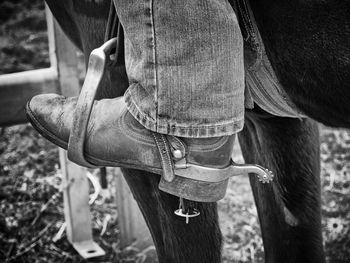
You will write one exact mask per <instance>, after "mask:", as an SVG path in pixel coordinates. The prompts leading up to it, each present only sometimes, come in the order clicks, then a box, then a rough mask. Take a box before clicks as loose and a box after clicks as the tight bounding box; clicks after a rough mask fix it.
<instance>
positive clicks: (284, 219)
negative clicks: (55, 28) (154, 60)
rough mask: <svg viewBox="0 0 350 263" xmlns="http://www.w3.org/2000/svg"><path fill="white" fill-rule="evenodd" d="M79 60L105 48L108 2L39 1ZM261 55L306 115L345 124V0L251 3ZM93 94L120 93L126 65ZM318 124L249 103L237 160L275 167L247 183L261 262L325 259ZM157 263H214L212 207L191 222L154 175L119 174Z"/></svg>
mask: <svg viewBox="0 0 350 263" xmlns="http://www.w3.org/2000/svg"><path fill="white" fill-rule="evenodd" d="M46 2H47V3H48V5H49V7H50V8H51V10H52V12H53V14H54V16H55V17H56V19H57V20H58V22H59V23H60V25H61V26H62V28H63V30H64V32H65V33H66V34H67V35H68V36H69V37H70V38H71V39H72V40H73V42H74V43H75V44H76V45H77V46H78V47H79V48H80V49H81V50H82V51H83V52H84V54H85V57H86V58H87V57H88V56H89V53H90V52H91V51H92V50H93V49H94V48H96V47H98V46H100V45H101V44H102V43H103V38H104V31H105V27H106V21H107V16H108V15H107V14H108V9H109V3H110V2H109V1H107V0H104V1H102V0H100V1H97V0H96V1H84V0H74V1H68V0H62V1H54V0H46ZM250 4H251V8H252V10H253V13H254V15H255V18H256V21H257V24H258V28H259V30H260V33H261V35H262V39H263V41H264V44H265V48H266V52H267V55H268V57H269V59H270V61H271V63H272V66H273V68H274V70H275V73H276V75H277V77H278V79H279V81H280V82H281V84H282V85H283V87H284V89H285V92H286V93H287V94H288V95H289V97H290V98H291V100H292V101H293V102H294V104H295V105H296V106H297V107H298V108H299V109H300V110H302V111H303V112H304V113H305V114H306V115H307V116H309V117H310V118H312V119H314V120H316V121H319V122H322V123H324V124H326V125H330V126H334V127H345V128H350V107H349V103H350V1H349V0H294V1H290V0H278V1H277V0H264V1H263V0H251V3H250ZM103 85H104V86H103V87H104V88H103V89H102V92H101V94H100V97H101V98H102V97H115V96H121V95H122V94H123V92H124V91H125V89H126V88H127V85H128V81H127V78H126V74H125V69H124V67H123V65H116V67H115V68H113V69H111V71H110V72H108V74H107V78H106V80H105V82H104V83H103ZM318 137H319V134H318V128H317V124H316V122H315V121H313V120H311V119H306V118H305V119H293V118H281V117H276V116H272V115H270V114H268V113H266V112H264V111H263V110H261V109H259V108H258V107H255V109H254V110H250V111H247V112H246V120H245V128H244V130H243V131H242V132H241V133H240V134H239V141H240V144H241V148H242V152H243V156H244V159H245V160H246V162H247V163H257V164H260V165H263V166H265V167H268V168H269V169H271V170H272V171H274V173H275V175H276V179H275V181H274V183H273V184H272V185H262V184H259V183H258V182H257V180H256V179H255V178H254V177H251V178H250V183H251V186H252V190H253V194H254V198H255V202H256V205H257V209H258V214H259V218H260V224H261V229H262V236H263V241H264V250H265V260H266V262H298V263H300V262H319V263H320V262H324V261H325V259H324V253H323V247H322V235H321V215H320V214H321V211H320V210H321V209H320V179H319V175H320V168H319V166H320V164H319V162H320V157H319V141H318ZM123 173H124V176H125V178H126V180H127V182H128V184H129V186H130V188H131V190H132V192H133V195H134V197H135V199H136V200H137V202H138V204H139V207H140V208H141V211H142V213H143V215H144V217H145V219H146V222H147V224H148V227H149V229H150V231H151V233H152V236H153V240H154V243H155V246H156V248H157V253H158V258H159V261H160V262H211V263H214V262H220V260H221V239H222V238H221V232H220V228H219V224H218V216H217V206H216V204H215V203H202V204H198V208H199V209H200V211H201V213H202V215H201V216H200V217H197V218H195V219H193V220H191V221H192V222H191V223H190V224H188V225H185V224H184V223H183V220H182V219H181V218H177V217H176V216H174V214H173V211H174V210H175V209H176V208H177V207H178V198H176V197H173V196H171V195H168V194H165V193H163V192H161V191H159V190H158V182H159V176H157V175H155V174H150V173H146V172H141V171H136V170H130V169H124V170H123Z"/></svg>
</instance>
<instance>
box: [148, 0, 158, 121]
mask: <svg viewBox="0 0 350 263" xmlns="http://www.w3.org/2000/svg"><path fill="white" fill-rule="evenodd" d="M153 3H154V2H153V0H150V7H149V8H150V20H151V27H152V42H153V43H152V44H153V45H152V56H153V57H152V58H153V76H154V86H155V95H154V96H155V98H154V99H155V101H156V105H155V106H156V107H155V110H156V113H155V118H154V119H155V122H156V127H157V120H158V112H159V108H158V107H159V106H158V105H159V103H158V94H159V90H158V89H159V85H158V72H157V48H156V33H155V25H154V10H153Z"/></svg>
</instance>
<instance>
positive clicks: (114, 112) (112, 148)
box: [26, 94, 235, 202]
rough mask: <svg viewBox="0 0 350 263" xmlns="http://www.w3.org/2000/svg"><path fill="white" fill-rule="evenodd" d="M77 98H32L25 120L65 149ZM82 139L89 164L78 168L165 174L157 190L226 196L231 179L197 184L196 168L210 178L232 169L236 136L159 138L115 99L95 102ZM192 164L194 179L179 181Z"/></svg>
mask: <svg viewBox="0 0 350 263" xmlns="http://www.w3.org/2000/svg"><path fill="white" fill-rule="evenodd" d="M77 99H78V98H77V97H73V98H65V97H63V96H59V95H56V94H44V95H38V96H35V97H34V98H32V99H31V100H30V101H29V102H28V103H27V107H26V113H27V117H28V119H29V121H30V122H31V123H32V125H33V126H34V128H35V129H36V130H37V131H38V132H39V133H40V134H41V135H43V136H44V137H45V138H47V139H48V140H49V141H51V142H52V143H54V144H56V145H58V146H60V147H62V148H64V149H68V150H69V144H70V143H71V141H70V133H71V131H72V129H73V128H74V125H75V123H74V112H75V108H76V104H77ZM82 139H83V140H84V151H83V155H84V158H85V160H86V162H87V163H88V164H89V165H84V163H79V162H78V164H80V165H83V166H96V167H103V166H112V167H125V168H133V169H139V170H144V171H148V172H153V173H157V174H160V175H163V176H162V179H161V182H160V186H159V187H160V189H161V190H163V191H165V192H168V193H170V194H173V195H176V196H179V197H183V198H186V199H190V200H194V201H201V202H213V201H217V200H219V199H221V198H223V196H224V195H225V192H226V188H227V182H228V177H229V176H227V178H223V180H221V179H218V180H216V179H215V180H214V182H207V181H200V180H197V179H198V178H199V179H200V176H201V174H200V173H198V172H196V171H197V170H196V168H198V167H208V168H210V169H213V170H210V169H209V170H208V173H207V174H208V175H204V176H208V177H210V174H211V173H212V172H215V171H218V170H219V169H218V168H227V167H228V166H230V164H231V163H230V162H231V154H232V148H233V143H234V139H235V135H232V136H224V137H214V138H208V139H191V138H179V137H174V136H168V135H161V134H157V133H154V132H152V131H150V130H147V129H145V128H144V127H143V126H142V125H141V124H140V123H139V122H138V121H136V120H135V119H134V117H133V116H132V115H131V114H130V113H129V112H128V110H127V109H126V104H125V102H124V99H123V98H122V97H119V98H114V99H103V100H100V101H94V104H93V107H92V111H91V115H90V119H89V122H88V126H87V129H86V135H85V137H84V138H82ZM68 156H69V151H68ZM73 159H74V158H73ZM73 161H75V160H73ZM191 165H192V166H193V167H194V170H193V171H194V172H191V173H194V174H192V175H191V176H194V177H193V178H185V177H183V176H182V175H181V174H184V173H183V171H186V167H190V166H191ZM197 166H198V167H197ZM193 167H192V168H193ZM199 171H201V170H199ZM178 173H179V176H178V175H177V174H178ZM196 173H197V174H196ZM196 176H197V177H196Z"/></svg>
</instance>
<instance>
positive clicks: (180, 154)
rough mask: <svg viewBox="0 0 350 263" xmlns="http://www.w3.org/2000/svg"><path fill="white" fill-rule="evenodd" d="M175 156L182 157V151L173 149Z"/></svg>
mask: <svg viewBox="0 0 350 263" xmlns="http://www.w3.org/2000/svg"><path fill="white" fill-rule="evenodd" d="M173 156H174V157H175V158H176V159H180V158H182V157H183V156H182V152H181V151H180V150H174V151H173Z"/></svg>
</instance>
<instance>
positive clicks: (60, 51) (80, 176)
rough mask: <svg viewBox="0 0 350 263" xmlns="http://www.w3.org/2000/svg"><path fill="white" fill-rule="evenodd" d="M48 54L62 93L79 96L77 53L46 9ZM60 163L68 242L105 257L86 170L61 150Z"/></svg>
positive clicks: (86, 252)
mask: <svg viewBox="0 0 350 263" xmlns="http://www.w3.org/2000/svg"><path fill="white" fill-rule="evenodd" d="M46 14H47V23H48V35H49V48H50V50H49V53H50V60H51V67H55V66H56V67H57V73H58V83H59V87H60V91H61V94H62V95H64V96H67V97H68V96H77V95H78V94H79V91H80V85H79V73H78V71H77V53H76V52H77V50H76V48H75V46H74V45H73V44H72V43H71V41H70V40H69V39H68V38H67V37H66V36H65V34H64V33H63V32H62V30H61V28H60V27H59V25H58V24H57V22H56V21H55V20H54V19H53V16H52V14H51V12H50V11H49V10H48V8H47V7H46ZM60 164H61V169H62V173H63V179H62V180H63V185H65V186H66V187H65V189H64V191H63V198H64V216H65V220H66V225H67V227H66V233H67V237H68V240H69V241H70V243H71V244H72V245H73V247H74V248H75V249H76V250H77V252H78V253H79V254H80V255H81V256H82V257H84V258H90V257H97V256H101V255H104V254H105V252H104V251H103V249H102V248H100V247H99V246H98V245H97V244H96V243H95V242H94V241H93V239H92V222H91V213H90V206H89V184H88V179H87V176H86V172H87V171H86V169H85V168H83V167H80V166H78V165H76V164H74V163H72V162H70V161H69V160H68V159H67V155H66V152H65V151H64V150H62V149H60Z"/></svg>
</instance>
